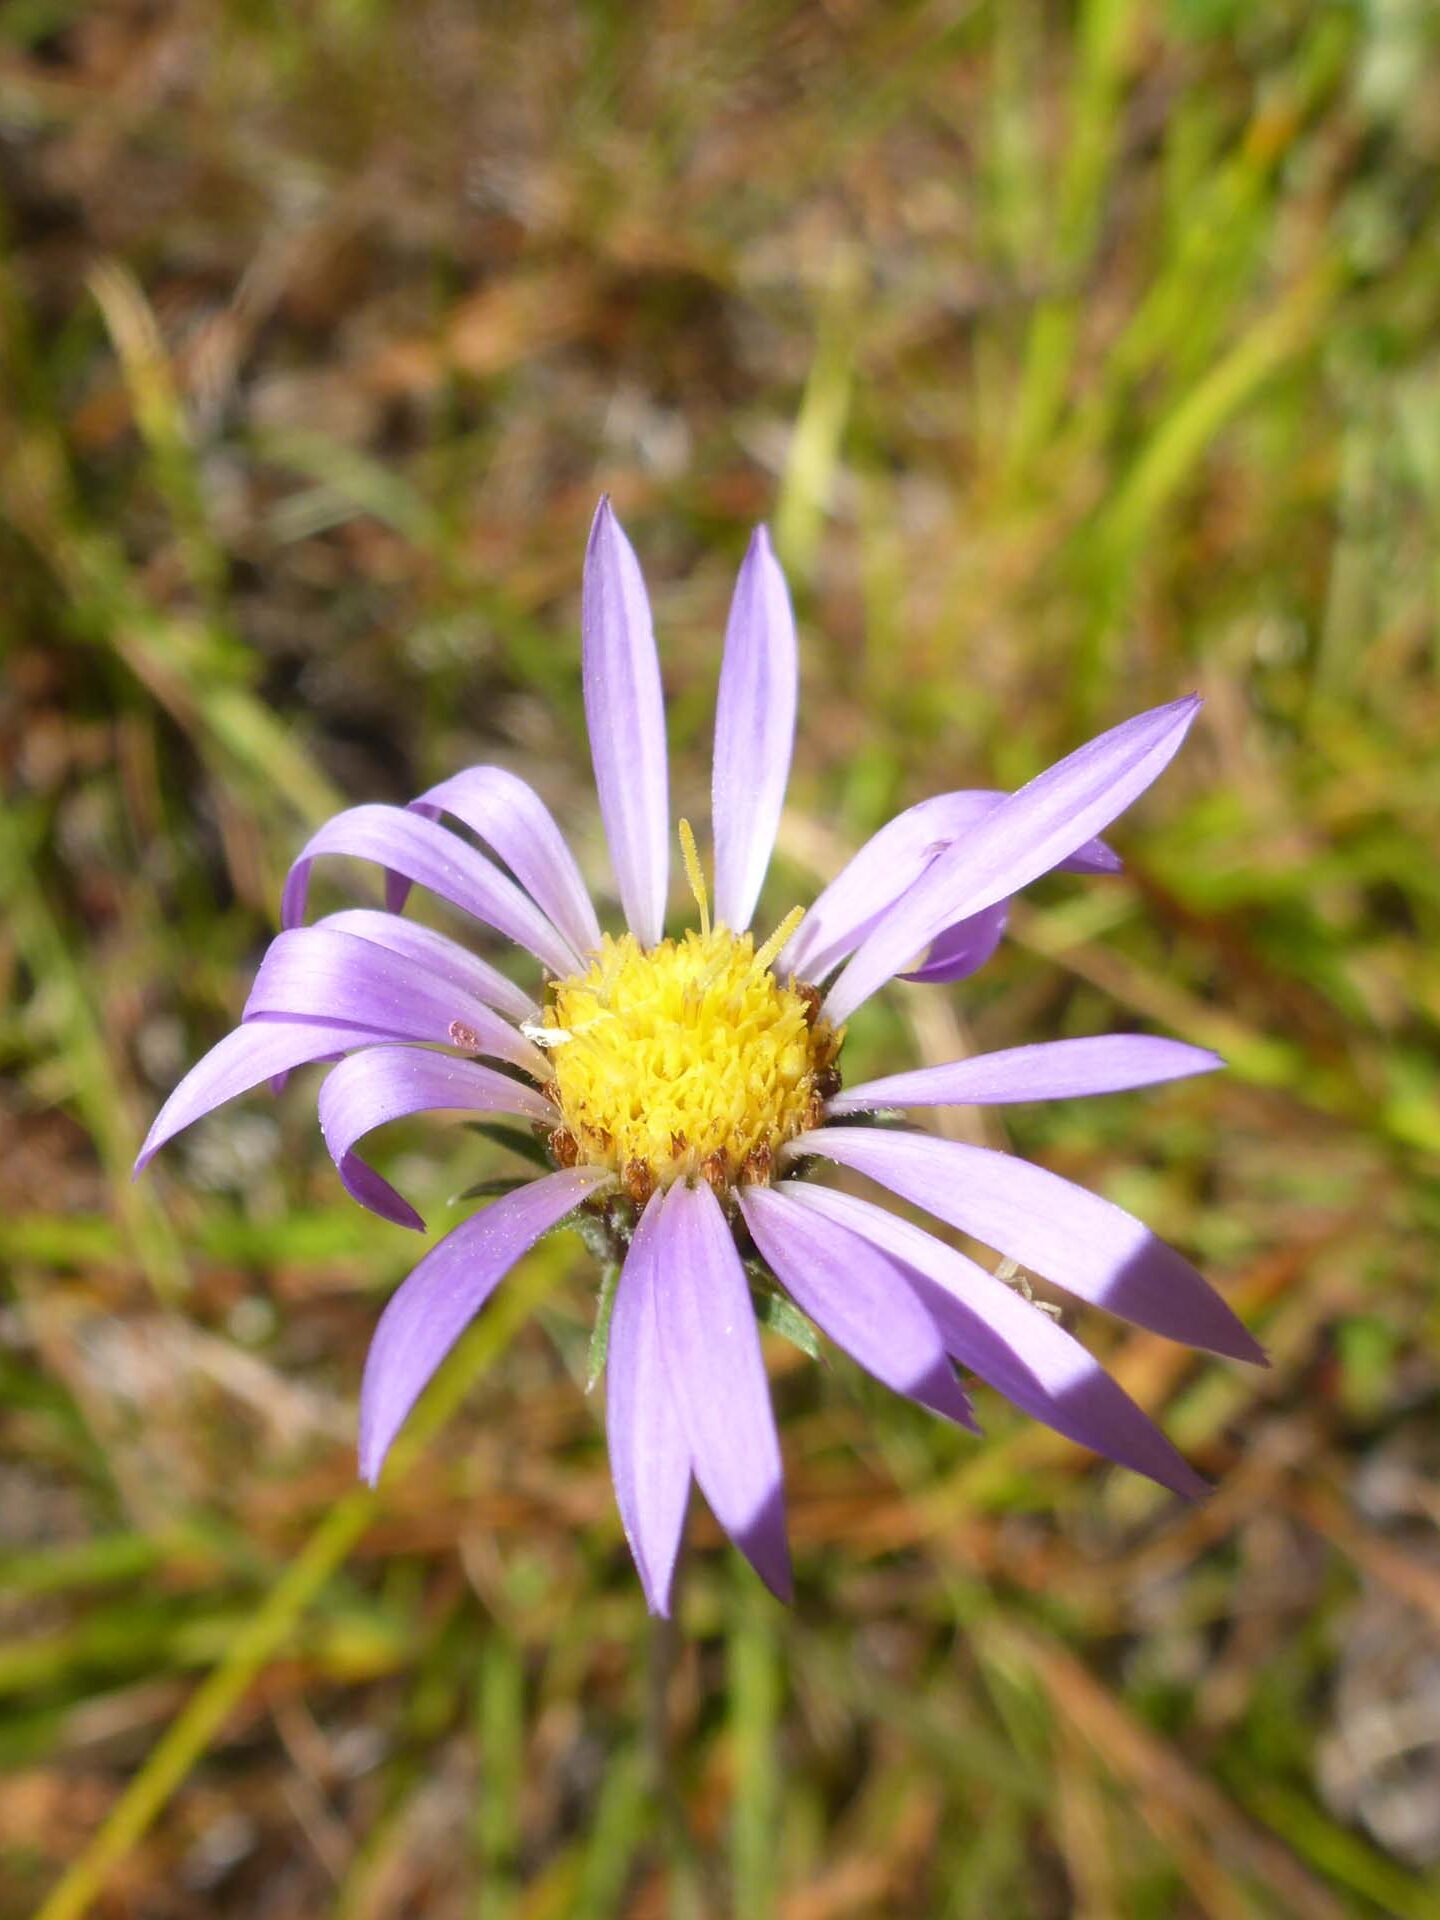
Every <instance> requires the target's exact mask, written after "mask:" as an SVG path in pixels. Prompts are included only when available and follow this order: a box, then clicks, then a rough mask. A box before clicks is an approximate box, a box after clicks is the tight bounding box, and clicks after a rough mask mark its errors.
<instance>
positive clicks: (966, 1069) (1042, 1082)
mask: <svg viewBox="0 0 1440 1920" xmlns="http://www.w3.org/2000/svg"><path fill="white" fill-rule="evenodd" d="M1224 1064H1225V1062H1224V1061H1223V1060H1222V1059H1221V1058H1220V1056H1219V1054H1218V1053H1210V1052H1209V1051H1208V1050H1207V1049H1206V1048H1204V1047H1189V1046H1186V1045H1185V1043H1184V1041H1183V1040H1165V1039H1160V1038H1157V1037H1156V1036H1154V1035H1151V1034H1148V1033H1107V1034H1102V1035H1099V1036H1097V1037H1096V1038H1095V1039H1087V1040H1050V1041H1044V1042H1041V1043H1039V1044H1037V1045H1035V1046H1031V1047H1007V1048H1005V1050H1004V1051H1003V1052H1001V1053H977V1054H974V1055H972V1056H971V1058H970V1059H968V1060H951V1061H949V1062H947V1063H946V1065H944V1066H941V1067H921V1068H919V1069H917V1071H916V1072H914V1073H891V1074H887V1075H886V1076H885V1078H884V1079H883V1080H866V1081H864V1082H862V1083H861V1084H860V1085H859V1086H857V1087H847V1088H846V1089H845V1091H844V1092H843V1093H841V1094H837V1096H836V1097H835V1098H834V1099H833V1100H831V1101H830V1102H829V1105H828V1111H829V1112H831V1113H835V1114H840V1113H864V1112H869V1111H873V1110H874V1109H875V1108H877V1107H987V1106H1004V1105H1005V1104H1006V1103H1007V1102H1008V1101H1012V1100H1017V1101H1018V1100H1068V1099H1071V1098H1075V1097H1078V1096H1081V1095H1084V1094H1094V1093H1124V1092H1126V1091H1127V1090H1128V1089H1130V1088H1132V1087H1151V1086H1156V1085H1158V1084H1160V1083H1161V1082H1162V1081H1165V1080H1184V1079H1187V1078H1188V1077H1189V1076H1190V1075H1191V1074H1196V1073H1213V1072H1214V1071H1215V1069H1216V1068H1217V1067H1223V1066H1224Z"/></svg>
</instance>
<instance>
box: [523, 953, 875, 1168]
mask: <svg viewBox="0 0 1440 1920" xmlns="http://www.w3.org/2000/svg"><path fill="white" fill-rule="evenodd" d="M773 946H774V942H773V941H771V942H767V944H766V948H764V949H762V950H761V951H760V952H759V953H757V952H756V949H755V943H754V941H753V939H752V938H751V936H750V935H749V934H748V933H744V934H738V935H737V934H733V933H731V932H730V931H729V929H728V928H726V927H717V928H715V929H714V930H713V931H712V930H710V929H708V928H706V929H703V930H700V931H697V930H695V929H694V928H692V929H691V930H690V931H689V932H688V933H686V934H685V935H684V936H683V937H682V938H681V939H678V940H673V939H672V940H662V941H661V942H660V944H659V945H658V946H656V947H652V948H650V949H649V950H648V951H647V950H646V949H645V948H643V947H642V946H641V945H640V943H639V942H638V941H637V940H636V939H635V938H634V936H633V935H632V934H628V933H627V934H622V935H621V936H620V938H619V939H615V938H613V937H611V936H610V935H608V934H607V935H606V937H605V938H604V940H603V941H602V943H601V945H600V948H599V950H598V952H597V954H596V956H595V960H594V963H593V965H592V966H591V967H590V968H589V970H588V971H587V972H586V973H583V974H577V975H574V976H573V977H571V978H570V979H567V980H562V981H559V982H558V983H557V984H556V985H555V987H554V989H553V998H552V999H551V1002H550V1005H549V1006H548V1008H547V1010H546V1015H545V1022H544V1026H543V1028H542V1029H541V1034H540V1035H537V1037H541V1036H543V1044H544V1045H545V1046H546V1048H547V1050H548V1051H549V1053H550V1058H551V1061H552V1064H553V1066H554V1070H555V1081H554V1087H553V1097H554V1099H555V1102H556V1105H557V1106H558V1108H559V1112H560V1126H559V1127H558V1128H557V1130H556V1136H555V1137H554V1138H553V1140H552V1145H553V1149H554V1151H555V1153H556V1157H557V1158H558V1159H561V1160H563V1161H565V1162H567V1163H570V1164H582V1165H584V1164H589V1165H597V1166H605V1167H609V1168H610V1169H612V1170H613V1171H614V1172H615V1173H616V1174H618V1175H619V1176H620V1178H621V1180H622V1182H623V1183H624V1185H625V1187H626V1189H627V1191H628V1192H629V1193H630V1195H631V1198H632V1199H635V1200H641V1201H643V1200H644V1199H647V1198H648V1197H649V1195H650V1194H651V1193H653V1192H654V1191H655V1189H656V1188H657V1187H668V1186H671V1185H672V1184H673V1183H674V1182H675V1181H676V1180H678V1179H695V1178H701V1179H705V1180H708V1181H709V1182H710V1184H711V1185H712V1186H714V1187H716V1188H717V1189H720V1190H722V1191H723V1190H725V1189H728V1188H729V1187H732V1186H735V1185H737V1184H739V1183H741V1182H753V1181H760V1182H768V1180H769V1179H770V1176H771V1172H772V1170H773V1168H774V1166H775V1160H776V1155H777V1154H778V1151H779V1149H780V1148H781V1147H782V1146H783V1145H784V1144H785V1142H786V1141H787V1140H791V1139H793V1138H794V1137H795V1136H796V1135H797V1134H799V1133H803V1132H804V1130H805V1129H806V1128H807V1127H811V1126H814V1125H815V1124H816V1123H817V1121H818V1119H819V1117H820V1112H821V1108H822V1106H823V1103H824V1101H825V1100H826V1099H827V1098H828V1097H829V1096H830V1095H831V1094H833V1093H834V1092H835V1091H836V1089H837V1088H838V1085H839V1075H838V1073H837V1071H836V1069H835V1060H836V1056H837V1055H838V1053H839V1043H840V1035H839V1034H838V1033H837V1032H836V1030H835V1029H834V1028H833V1027H831V1026H830V1025H829V1023H828V1022H826V1021H824V1020H822V1019H820V1018H819V1017H818V1013H817V1002H816V996H815V995H814V994H813V993H808V992H806V991H805V990H804V989H803V988H798V987H796V986H795V985H794V984H793V983H788V984H787V983H785V982H783V981H782V980H780V979H778V978H777V977H776V975H775V974H774V973H773V972H772V971H771V970H770V967H769V965H768V964H767V963H768V960H769V958H770V950H771V949H772V948H773Z"/></svg>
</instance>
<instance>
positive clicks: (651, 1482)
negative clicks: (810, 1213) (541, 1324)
mask: <svg viewBox="0 0 1440 1920" xmlns="http://www.w3.org/2000/svg"><path fill="white" fill-rule="evenodd" d="M663 1205H664V1195H663V1194H658V1193H657V1194H656V1195H655V1196H654V1198H653V1199H652V1200H651V1201H650V1204H649V1205H648V1206H647V1208H646V1209H645V1212H644V1213H643V1214H642V1215H641V1217H640V1224H639V1225H638V1226H637V1227H636V1229H635V1237H634V1239H633V1240H632V1241H631V1243H630V1251H629V1253H628V1254H627V1255H626V1256H625V1265H624V1268H623V1270H622V1271H621V1274H620V1284H619V1286H618V1288H617V1289H616V1293H615V1305H614V1308H613V1311H612V1313H611V1317H610V1345H609V1348H608V1350H607V1353H606V1358H605V1432H606V1437H607V1439H608V1441H609V1446H610V1472H611V1476H612V1478H613V1479H614V1482H615V1499H616V1503H617V1504H618V1506H619V1508H620V1519H621V1523H622V1525H623V1526H624V1528H625V1538H626V1539H627V1540H628V1541H629V1543H630V1551H631V1553H632V1554H633V1555H634V1558H635V1565H636V1568H637V1569H638V1571H639V1574H640V1582H641V1585H642V1586H643V1587H644V1589H645V1601H646V1605H647V1606H648V1607H649V1609H650V1611H651V1613H654V1614H658V1615H659V1616H660V1617H661V1618H662V1619H665V1618H667V1617H668V1616H669V1612H670V1589H671V1587H672V1585H673V1583H674V1579H675V1562H676V1559H677V1557H678V1555H679V1552H680V1541H681V1537H682V1535H683V1534H684V1531H685V1508H686V1505H687V1504H688V1501H689V1496H690V1446H689V1443H688V1441H687V1440H686V1438H685V1430H684V1428H683V1427H682V1425H681V1423H680V1416H679V1414H678V1413H677V1411H676V1408H675V1401H674V1398H673V1396H672V1394H671V1392H670V1383H669V1380H668V1379H667V1377H666V1372H665V1363H664V1359H663V1357H662V1355H661V1351H660V1326H659V1321H658V1319H657V1318H656V1310H655V1259H654V1241H655V1238H656V1233H657V1230H658V1227H659V1223H660V1210H661V1208H662V1206H663Z"/></svg>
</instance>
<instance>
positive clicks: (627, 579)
mask: <svg viewBox="0 0 1440 1920" xmlns="http://www.w3.org/2000/svg"><path fill="white" fill-rule="evenodd" d="M580 627H581V651H582V667H583V678H584V688H585V724H586V726H587V728H588V730H589V733H590V754H591V758H592V759H593V760H594V763H595V787H596V791H597V792H598V794H599V797H600V817H601V819H602V820H603V821H604V823H605V837H606V839H607V840H608V841H609V843H610V858H611V860H612V862H613V863H614V867H615V880H616V884H617V885H618V886H619V889H620V904H621V905H622V906H623V907H624V909H625V918H626V920H627V921H628V922H629V924H630V931H631V932H632V933H633V934H634V935H635V938H636V939H637V940H638V941H639V942H640V944H641V945H642V946H646V947H653V946H655V945H656V944H657V943H658V941H659V940H660V937H661V935H662V934H663V933H664V931H665V895H666V892H667V890H668V886H669V880H670V796H669V782H670V775H669V762H668V759H667V756H666V751H665V701H664V696H663V694H662V692H661V688H660V660H659V656H658V655H657V653H656V651H655V634H654V629H653V628H652V626H651V622H650V602H649V600H648V598H647V597H646V593H645V582H644V580H643V578H642V577H641V573H640V563H639V561H638V560H637V559H636V558H635V551H634V548H633V547H632V546H631V545H630V542H629V541H628V540H627V539H626V538H625V535H624V533H623V532H622V531H621V528H620V523H619V521H618V520H617V519H616V518H615V515H614V513H613V511H612V510H611V506H610V501H609V498H608V496H607V497H606V498H604V499H602V500H601V502H600V505H599V507H598V508H597V510H596V514H595V521H594V524H593V525H592V527H591V529H590V543H589V545H588V547H587V548H586V550H585V578H584V584H583V589H582V593H581V606H580Z"/></svg>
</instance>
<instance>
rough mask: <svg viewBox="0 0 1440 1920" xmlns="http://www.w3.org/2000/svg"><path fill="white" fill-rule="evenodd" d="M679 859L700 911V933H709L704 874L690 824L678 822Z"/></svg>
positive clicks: (708, 913) (708, 901)
mask: <svg viewBox="0 0 1440 1920" xmlns="http://www.w3.org/2000/svg"><path fill="white" fill-rule="evenodd" d="M680 858H681V859H682V860H683V861H684V862H685V878H686V879H687V880H688V881H689V882H690V891H691V893H693V894H694V896H695V904H696V906H697V907H698V908H699V909H700V931H701V933H702V934H706V933H709V931H710V896H709V894H708V893H707V892H706V891H705V874H704V871H703V869H702V868H701V865H700V854H699V851H698V850H697V848H696V845H695V835H694V834H693V833H692V832H691V831H690V822H689V821H688V820H682V821H681V822H680Z"/></svg>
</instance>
